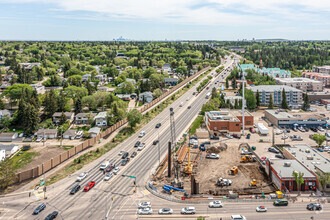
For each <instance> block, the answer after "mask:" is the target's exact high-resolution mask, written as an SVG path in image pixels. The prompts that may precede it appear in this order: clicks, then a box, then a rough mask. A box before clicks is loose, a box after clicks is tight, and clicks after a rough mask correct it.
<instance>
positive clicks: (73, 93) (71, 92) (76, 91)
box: [64, 86, 88, 98]
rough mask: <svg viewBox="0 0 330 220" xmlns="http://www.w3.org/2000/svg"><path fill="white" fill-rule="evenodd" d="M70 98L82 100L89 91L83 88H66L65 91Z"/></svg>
mask: <svg viewBox="0 0 330 220" xmlns="http://www.w3.org/2000/svg"><path fill="white" fill-rule="evenodd" d="M64 91H65V92H66V94H67V96H68V97H71V98H82V97H84V96H87V94H88V91H87V89H86V88H81V87H77V86H69V87H67V88H65V90H64Z"/></svg>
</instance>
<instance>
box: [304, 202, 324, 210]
mask: <svg viewBox="0 0 330 220" xmlns="http://www.w3.org/2000/svg"><path fill="white" fill-rule="evenodd" d="M306 208H307V210H310V211H315V210H322V205H321V204H320V203H310V204H308V205H307V207H306Z"/></svg>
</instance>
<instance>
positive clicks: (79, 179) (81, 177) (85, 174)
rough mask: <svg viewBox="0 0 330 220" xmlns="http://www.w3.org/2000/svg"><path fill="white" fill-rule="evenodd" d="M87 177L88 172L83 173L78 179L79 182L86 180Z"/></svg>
mask: <svg viewBox="0 0 330 220" xmlns="http://www.w3.org/2000/svg"><path fill="white" fill-rule="evenodd" d="M87 175H88V173H87V172H83V173H81V174H80V175H79V176H78V177H77V182H81V181H82V180H83V179H85V178H86V176H87Z"/></svg>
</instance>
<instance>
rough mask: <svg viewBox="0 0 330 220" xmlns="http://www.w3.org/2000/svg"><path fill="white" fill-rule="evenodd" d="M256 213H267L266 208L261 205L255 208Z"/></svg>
mask: <svg viewBox="0 0 330 220" xmlns="http://www.w3.org/2000/svg"><path fill="white" fill-rule="evenodd" d="M256 212H267V208H266V207H265V206H263V205H261V206H258V207H257V208H256Z"/></svg>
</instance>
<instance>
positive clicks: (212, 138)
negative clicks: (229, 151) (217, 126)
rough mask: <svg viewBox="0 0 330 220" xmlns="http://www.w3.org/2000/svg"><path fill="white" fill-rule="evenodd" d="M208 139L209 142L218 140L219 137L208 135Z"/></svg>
mask: <svg viewBox="0 0 330 220" xmlns="http://www.w3.org/2000/svg"><path fill="white" fill-rule="evenodd" d="M210 139H211V140H219V136H213V135H210Z"/></svg>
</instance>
